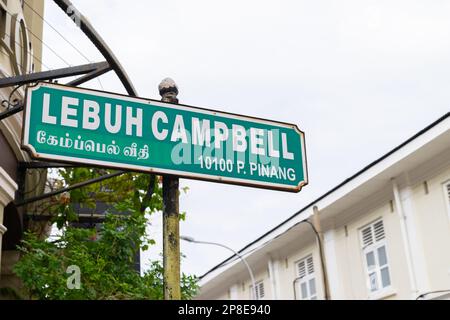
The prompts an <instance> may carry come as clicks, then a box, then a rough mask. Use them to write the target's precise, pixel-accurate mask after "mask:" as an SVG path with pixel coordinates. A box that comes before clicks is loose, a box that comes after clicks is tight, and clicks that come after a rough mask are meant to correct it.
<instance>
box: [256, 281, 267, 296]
mask: <svg viewBox="0 0 450 320" xmlns="http://www.w3.org/2000/svg"><path fill="white" fill-rule="evenodd" d="M256 287H257V288H258V297H259V298H264V295H265V292H264V282H260V283H259V284H258V285H257V286H256Z"/></svg>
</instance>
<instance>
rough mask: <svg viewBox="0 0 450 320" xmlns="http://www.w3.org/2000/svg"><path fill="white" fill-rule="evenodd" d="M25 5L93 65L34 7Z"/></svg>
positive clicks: (86, 58)
mask: <svg viewBox="0 0 450 320" xmlns="http://www.w3.org/2000/svg"><path fill="white" fill-rule="evenodd" d="M24 3H25V5H26V6H27V7H28V8H30V9H31V11H33V12H34V13H35V14H36V15H37V16H38V17H39V18H41V20H42V21H44V22H45V23H46V24H47V25H48V26H49V27H50V28H52V29H53V30H54V31H55V32H56V33H57V34H58V35H59V36H60V37H61V38H63V39H64V41H66V42H67V43H68V44H69V45H70V46H71V47H72V48H74V49H75V51H77V52H78V53H79V54H80V55H81V56H82V57H83V58H84V59H85V60H86V61H87V62H89V63H91V62H92V61H90V60H89V59H88V57H86V55H84V54H83V52H81V51H80V50H79V49H78V48H77V47H76V46H75V45H74V44H73V43H72V42H70V41H69V40H68V39H67V38H66V37H64V36H63V35H62V34H61V33H60V32H59V31H58V30H57V29H56V28H55V27H53V26H52V25H51V24H50V22H48V21H47V20H45V18H44V17H43V16H41V15H40V14H39V13H38V12H37V11H36V10H34V9H33V7H31V6H30V5H29V4H28V3H26V1H24Z"/></svg>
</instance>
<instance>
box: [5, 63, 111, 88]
mask: <svg viewBox="0 0 450 320" xmlns="http://www.w3.org/2000/svg"><path fill="white" fill-rule="evenodd" d="M109 70H111V67H110V66H109V63H108V62H106V61H103V62H97V63H89V64H83V65H81V66H75V67H68V68H62V69H55V70H49V71H42V72H35V73H30V74H24V75H21V76H16V77H9V78H3V79H0V88H5V87H12V86H20V85H24V84H28V83H33V82H37V81H46V80H53V79H58V78H66V77H72V76H78V75H81V74H86V73H88V74H90V73H93V72H99V71H101V72H102V74H103V73H105V72H107V71H109ZM91 79H92V78H91ZM89 80H90V79H89Z"/></svg>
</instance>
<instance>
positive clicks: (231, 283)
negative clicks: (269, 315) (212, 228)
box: [197, 113, 450, 299]
mask: <svg viewBox="0 0 450 320" xmlns="http://www.w3.org/2000/svg"><path fill="white" fill-rule="evenodd" d="M314 208H316V212H317V214H316V215H314V211H315V209H314ZM313 218H315V219H316V223H315V225H316V226H317V227H318V229H319V231H320V230H321V235H322V236H323V242H322V244H323V246H322V247H323V255H324V257H325V259H324V261H323V264H324V266H325V268H323V267H322V259H321V255H320V250H319V248H320V247H319V242H318V241H317V237H316V236H315V233H314V232H313V229H312V227H311V225H309V224H307V223H302V221H304V220H305V219H308V220H309V221H313ZM240 253H241V254H242V255H244V256H245V258H246V260H247V261H248V263H249V264H250V266H251V268H252V270H253V273H254V274H255V278H256V279H255V282H256V286H257V294H258V296H259V298H260V299H324V297H325V283H326V281H324V274H326V275H327V278H328V281H327V283H328V287H329V296H330V298H331V299H416V298H417V297H418V296H419V295H421V294H424V293H428V292H431V291H441V290H450V113H447V114H446V115H445V116H443V117H442V118H441V119H439V120H438V121H436V122H434V123H433V124H431V125H430V126H428V127H427V128H425V129H424V130H422V131H420V132H419V133H417V134H416V135H415V136H413V137H412V138H410V139H409V140H408V141H406V142H405V143H403V144H402V145H400V146H398V147H396V148H395V149H393V150H392V151H391V152H389V153H388V154H386V155H384V156H383V157H381V158H380V159H378V160H376V161H374V162H373V163H371V164H370V165H368V166H367V167H365V168H364V169H363V170H361V171H359V172H358V173H356V174H355V175H353V176H352V177H350V178H349V179H347V180H346V181H344V182H343V183H341V184H340V185H339V186H337V187H335V188H334V189H332V190H330V191H329V192H327V193H325V194H324V195H322V196H321V197H319V198H318V199H316V200H315V201H313V202H312V203H311V204H310V205H308V206H306V207H304V208H303V209H301V210H300V211H299V212H297V213H296V214H295V215H293V216H292V217H290V218H289V219H287V220H286V221H284V222H282V223H281V224H279V225H278V226H277V227H275V228H274V229H272V230H270V231H269V232H267V233H266V234H264V235H263V236H261V237H260V238H258V239H256V240H255V241H253V242H252V243H250V244H248V245H247V246H246V247H245V248H243V249H242V250H241V251H240ZM324 269H325V272H324ZM200 285H201V290H200V293H199V295H198V296H197V299H251V298H252V296H251V294H250V293H251V281H250V277H249V273H248V271H247V269H246V268H245V266H244V264H243V263H242V262H241V261H240V260H239V259H236V258H230V259H228V260H226V261H224V262H223V263H221V264H219V265H218V266H216V267H214V268H213V269H211V270H210V271H209V272H207V273H206V274H205V275H203V277H202V279H201V281H200ZM424 298H426V299H431V298H438V299H449V298H450V291H447V292H438V293H433V294H428V295H426V296H425V297H424Z"/></svg>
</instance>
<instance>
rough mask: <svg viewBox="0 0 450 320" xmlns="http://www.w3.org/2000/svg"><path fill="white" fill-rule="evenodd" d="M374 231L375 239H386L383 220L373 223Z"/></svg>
mask: <svg viewBox="0 0 450 320" xmlns="http://www.w3.org/2000/svg"><path fill="white" fill-rule="evenodd" d="M373 231H374V234H375V241H376V242H378V241H381V240H383V239H384V237H385V235H384V225H383V220H380V221H377V222H375V223H374V224H373Z"/></svg>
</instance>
